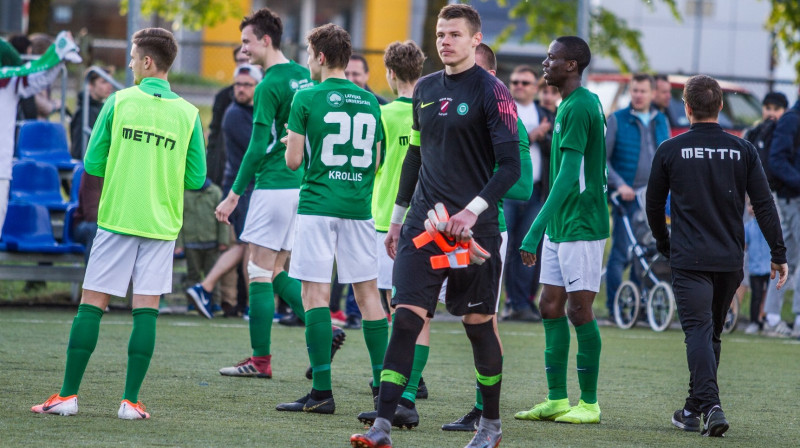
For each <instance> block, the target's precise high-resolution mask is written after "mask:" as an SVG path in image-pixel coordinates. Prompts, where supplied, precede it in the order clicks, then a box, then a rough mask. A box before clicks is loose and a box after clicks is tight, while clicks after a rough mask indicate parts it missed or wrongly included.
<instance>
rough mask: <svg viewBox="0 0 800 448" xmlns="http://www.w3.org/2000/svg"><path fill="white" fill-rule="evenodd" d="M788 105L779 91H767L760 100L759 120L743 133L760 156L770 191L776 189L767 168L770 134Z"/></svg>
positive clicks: (784, 96) (770, 142)
mask: <svg viewBox="0 0 800 448" xmlns="http://www.w3.org/2000/svg"><path fill="white" fill-rule="evenodd" d="M788 107H789V100H788V99H787V98H786V95H784V94H782V93H780V92H769V93H767V94H766V95H765V96H764V100H763V101H762V102H761V120H760V121H759V122H757V123H756V124H755V125H754V126H753V127H752V128H750V129H748V130H747V131H745V133H744V139H745V140H747V141H748V142H750V143H752V144H753V145H754V146H755V147H756V149H757V150H758V155H759V157H761V165H763V167H764V171H765V172H766V173H767V181H768V182H769V187H770V190H772V191H775V190H776V189H777V183H776V182H775V179H773V176H772V174H771V173H770V169H769V160H768V156H769V150H770V145H771V144H772V135H773V133H774V132H775V125H776V124H777V123H778V120H779V119H780V118H781V116H783V114H784V112H786V109H787V108H788Z"/></svg>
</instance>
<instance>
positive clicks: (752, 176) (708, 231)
mask: <svg viewBox="0 0 800 448" xmlns="http://www.w3.org/2000/svg"><path fill="white" fill-rule="evenodd" d="M683 101H684V103H685V105H684V108H685V110H686V116H687V117H689V121H690V123H691V128H690V129H689V132H686V133H685V134H681V135H679V136H677V137H675V138H672V139H670V140H667V141H665V142H664V143H662V144H661V145H660V146H659V148H658V150H657V151H656V154H655V157H654V158H653V166H652V169H651V172H650V179H649V182H648V185H647V201H646V210H647V220H648V222H649V223H650V227H651V229H652V231H653V236H654V237H655V238H656V241H657V244H658V250H659V252H661V253H662V254H663V255H664V256H666V257H668V258H669V259H670V265H671V267H672V287H673V291H674V292H675V301H676V303H677V305H678V316H679V318H680V321H681V327H682V328H683V332H684V334H685V336H686V337H685V342H686V358H687V360H688V364H689V396H688V397H687V398H686V403H685V405H684V407H683V409H679V410H677V411H675V414H674V415H673V416H672V423H673V424H674V425H675V426H677V427H678V428H680V429H683V430H685V431H701V424H700V415H701V414H702V415H703V420H704V424H703V425H702V434H703V435H704V436H713V437H721V436H722V435H724V433H725V431H727V430H728V427H729V424H728V421H727V420H726V419H725V414H724V413H723V412H722V409H721V407H720V400H719V388H718V386H717V367H718V365H719V359H720V348H721V341H720V334H721V333H722V325H723V323H724V322H725V316H726V314H727V311H728V308H729V307H730V305H731V299H732V298H733V295H734V292H735V291H736V288H737V287H738V286H739V283H741V281H742V277H743V272H742V266H743V249H744V224H743V222H742V216H743V215H744V197H745V193H747V194H748V195H749V196H750V202H751V204H752V205H753V210H754V211H755V215H756V219H757V221H758V225H759V227H761V231H762V232H763V233H764V237H765V238H766V240H767V242H768V243H769V247H770V254H771V257H772V265H771V270H772V277H773V278H774V277H775V274H776V273H777V274H779V276H780V278H779V281H778V285H777V286H778V288H780V287H781V286H783V284H784V283H785V282H786V276H787V274H788V266H787V265H786V248H785V247H784V245H783V235H782V233H781V226H780V222H779V220H778V212H777V210H776V209H775V203H774V202H773V200H772V195H771V194H770V191H769V185H768V184H767V178H766V175H765V174H764V169H763V168H762V167H761V161H760V160H759V157H758V152H757V151H756V149H755V147H754V146H753V145H752V144H751V143H749V142H747V141H746V140H743V139H740V138H738V137H735V136H733V135H731V134H728V133H726V132H724V131H723V130H722V128H721V127H720V125H719V123H718V114H719V111H720V110H721V109H722V90H721V89H720V87H719V84H718V83H717V81H716V80H714V79H713V78H711V77H708V76H705V75H698V76H694V77H692V78H690V79H689V81H688V82H687V83H686V87H685V88H684V91H683ZM670 193H671V199H670V207H671V208H670V210H671V214H672V215H671V217H672V235H670V233H669V231H668V229H667V224H666V219H665V205H666V200H667V195H668V194H670Z"/></svg>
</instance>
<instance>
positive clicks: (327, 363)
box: [306, 307, 333, 391]
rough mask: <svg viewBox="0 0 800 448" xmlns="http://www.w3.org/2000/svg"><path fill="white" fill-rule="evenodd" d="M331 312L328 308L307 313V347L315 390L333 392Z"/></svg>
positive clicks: (313, 309) (314, 309) (311, 310)
mask: <svg viewBox="0 0 800 448" xmlns="http://www.w3.org/2000/svg"><path fill="white" fill-rule="evenodd" d="M332 343H333V332H332V331H331V310H330V308H328V307H320V308H312V309H310V310H308V311H306V346H307V347H308V359H309V360H310V361H311V371H312V372H313V373H314V379H313V382H312V387H313V388H314V389H315V390H320V391H324V390H331V344H332Z"/></svg>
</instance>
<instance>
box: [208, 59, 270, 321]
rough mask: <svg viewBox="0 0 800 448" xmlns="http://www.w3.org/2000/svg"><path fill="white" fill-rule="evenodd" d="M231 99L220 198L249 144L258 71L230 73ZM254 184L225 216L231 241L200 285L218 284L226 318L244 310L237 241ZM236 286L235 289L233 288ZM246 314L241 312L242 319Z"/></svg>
mask: <svg viewBox="0 0 800 448" xmlns="http://www.w3.org/2000/svg"><path fill="white" fill-rule="evenodd" d="M233 77H234V83H233V98H234V101H233V103H231V105H230V106H229V107H228V109H227V110H226V111H225V114H224V116H223V117H222V120H221V125H222V128H221V130H222V137H223V138H224V142H225V171H224V174H223V177H222V195H223V197H226V196H227V195H228V193H229V192H230V190H231V187H232V186H233V181H234V180H235V179H236V173H238V172H239V166H240V165H241V164H242V159H243V158H244V153H245V152H246V151H247V146H248V144H249V143H250V135H251V134H252V133H253V96H254V95H255V90H256V85H257V84H258V83H259V82H261V79H262V78H263V76H262V74H261V68H260V67H258V66H256V65H251V64H248V63H244V64H240V65H239V66H237V67H236V70H235V71H234V76H233ZM253 185H254V182H250V185H248V187H247V189H246V190H245V192H244V194H242V196H241V197H240V198H239V202H238V203H237V204H236V208H235V209H234V210H233V213H231V215H230V216H229V217H228V220H229V221H230V223H231V229H232V230H233V233H234V235H233V239H232V240H231V244H230V246H229V248H228V250H226V251H225V252H223V253H222V254H221V255H220V257H219V258H218V259H217V262H216V263H214V266H213V267H212V268H211V270H209V271H208V272H207V273H206V276H205V278H203V281H202V282H201V283H200V286H201V287H202V288H203V289H204V290H205V291H213V290H214V288H215V287H216V286H217V283H220V287H219V290H220V294H221V304H220V305H221V306H222V311H223V312H224V313H225V314H224V315H225V316H226V317H228V316H235V315H237V314H238V310H245V308H246V307H247V289H248V287H247V283H246V282H245V278H246V276H245V273H246V264H247V260H249V259H250V255H249V252H248V249H247V244H246V243H244V242H243V241H241V240H240V239H239V237H240V236H241V235H242V231H243V230H244V219H245V216H246V215H247V208H248V206H249V204H250V194H251V193H252V192H253ZM234 285H236V286H234ZM234 288H235V289H236V291H238V292H237V293H236V295H237V297H238V298H237V300H236V302H237V306H236V307H234V308H231V307H230V303H231V300H230V299H229V298H230V296H232V295H233V294H234V293H233V290H234ZM246 316H247V313H245V317H246Z"/></svg>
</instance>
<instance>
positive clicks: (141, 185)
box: [97, 87, 198, 240]
mask: <svg viewBox="0 0 800 448" xmlns="http://www.w3.org/2000/svg"><path fill="white" fill-rule="evenodd" d="M197 114H198V111H197V108H196V107H194V106H192V105H191V104H189V103H188V102H186V101H185V100H183V99H181V98H176V99H164V98H159V97H156V96H154V95H150V94H147V93H145V92H143V91H141V90H140V89H139V88H138V87H130V88H127V89H124V90H120V91H119V92H117V93H116V95H115V103H114V117H113V119H112V123H111V144H110V147H109V151H108V163H107V165H106V173H105V182H104V183H103V193H102V195H101V197H100V208H99V210H98V216H97V224H98V226H99V227H101V228H103V229H106V230H109V231H111V232H116V233H122V234H127V235H135V236H142V237H145V238H153V239H158V240H174V239H176V238H177V237H178V232H179V231H180V229H181V226H182V224H183V187H184V172H185V170H186V154H187V150H188V148H189V141H190V140H191V137H192V131H193V130H194V124H195V121H196V120H197Z"/></svg>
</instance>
